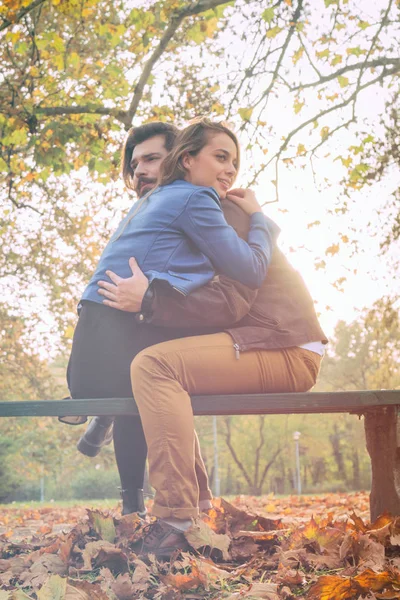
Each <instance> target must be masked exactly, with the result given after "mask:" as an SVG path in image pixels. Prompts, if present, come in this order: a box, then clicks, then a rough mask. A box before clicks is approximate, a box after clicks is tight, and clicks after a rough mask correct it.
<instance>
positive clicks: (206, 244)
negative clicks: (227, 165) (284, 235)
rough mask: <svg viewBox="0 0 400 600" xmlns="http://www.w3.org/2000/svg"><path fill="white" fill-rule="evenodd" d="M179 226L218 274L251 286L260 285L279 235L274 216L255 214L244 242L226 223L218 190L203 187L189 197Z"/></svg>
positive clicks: (256, 286) (254, 287) (253, 287)
mask: <svg viewBox="0 0 400 600" xmlns="http://www.w3.org/2000/svg"><path fill="white" fill-rule="evenodd" d="M180 225H181V227H182V230H183V231H184V233H185V234H186V235H187V236H188V237H189V238H190V239H191V240H192V241H193V242H194V244H195V245H196V246H197V248H198V249H199V250H200V251H201V252H203V253H204V254H205V255H206V256H207V257H208V258H209V259H210V260H211V262H212V264H213V266H214V268H215V270H216V272H217V273H218V274H220V275H225V276H226V277H230V278H231V279H234V280H235V281H239V282H240V283H242V284H243V285H246V286H248V287H249V288H251V289H256V288H259V287H260V286H261V284H262V282H263V281H264V279H265V276H266V274H267V270H268V265H269V263H270V260H271V256H272V251H273V247H274V245H275V242H276V238H277V237H278V234H279V228H278V226H277V225H276V224H275V223H274V222H273V221H272V220H271V219H269V218H268V217H266V216H265V215H264V214H263V213H255V214H253V215H252V216H251V218H250V231H249V235H248V241H247V242H245V241H244V240H242V239H241V238H240V237H239V236H238V235H237V233H236V232H235V230H234V229H233V228H232V227H231V226H230V225H228V223H227V222H226V220H225V217H224V214H223V212H222V210H221V208H220V206H219V203H218V198H217V196H216V194H215V192H214V191H213V190H211V189H210V190H207V189H204V188H203V189H201V190H198V191H196V192H194V193H193V194H192V195H191V196H190V198H189V200H188V202H187V205H186V209H185V211H184V212H183V213H182V215H181V219H180Z"/></svg>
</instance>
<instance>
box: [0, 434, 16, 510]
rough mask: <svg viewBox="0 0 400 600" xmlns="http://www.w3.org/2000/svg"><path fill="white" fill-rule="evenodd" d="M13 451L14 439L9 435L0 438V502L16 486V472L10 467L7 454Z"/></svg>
mask: <svg viewBox="0 0 400 600" xmlns="http://www.w3.org/2000/svg"><path fill="white" fill-rule="evenodd" d="M12 452H15V444H14V441H13V440H12V439H11V438H9V437H2V438H1V439H0V502H5V501H7V500H8V498H9V497H10V495H11V494H12V493H13V492H14V491H15V489H16V488H17V486H18V479H17V475H16V472H15V471H14V470H13V469H12V468H11V465H10V463H9V460H8V458H9V455H10V454H11V453H12Z"/></svg>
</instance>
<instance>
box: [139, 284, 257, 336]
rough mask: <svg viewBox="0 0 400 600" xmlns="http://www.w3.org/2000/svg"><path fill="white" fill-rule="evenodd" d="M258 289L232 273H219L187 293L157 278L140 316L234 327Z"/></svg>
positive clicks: (183, 324)
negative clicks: (226, 274) (232, 276)
mask: <svg viewBox="0 0 400 600" xmlns="http://www.w3.org/2000/svg"><path fill="white" fill-rule="evenodd" d="M257 292H258V290H251V289H250V288H248V287H246V286H245V285H243V284H241V283H239V282H238V281H234V280H233V279H229V278H228V277H216V278H214V279H213V280H212V281H211V282H210V283H208V284H207V285H204V286H203V287H201V288H199V289H197V290H195V291H194V292H192V293H191V294H189V296H183V295H182V294H180V293H179V292H177V291H176V290H174V289H172V288H171V287H170V286H167V285H165V284H164V282H161V281H157V280H156V281H153V282H152V284H151V287H150V288H149V290H148V291H147V292H146V294H145V296H144V299H143V302H142V306H141V309H142V310H141V312H140V313H139V315H138V319H139V321H141V322H144V323H152V324H153V325H161V326H163V327H180V328H186V327H221V328H223V327H230V326H231V325H234V324H235V323H237V322H238V321H240V319H242V318H243V317H244V316H245V315H247V313H248V312H249V310H250V308H251V305H252V304H253V302H254V300H255V299H256V296H257Z"/></svg>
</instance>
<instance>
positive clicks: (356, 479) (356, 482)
mask: <svg viewBox="0 0 400 600" xmlns="http://www.w3.org/2000/svg"><path fill="white" fill-rule="evenodd" d="M351 462H352V465H353V490H359V489H361V478H360V459H359V456H358V450H357V448H353V450H352V457H351Z"/></svg>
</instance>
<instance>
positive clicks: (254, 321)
mask: <svg viewBox="0 0 400 600" xmlns="http://www.w3.org/2000/svg"><path fill="white" fill-rule="evenodd" d="M222 206H223V209H224V213H225V217H226V220H227V221H228V223H229V224H230V225H232V227H234V229H235V230H236V232H237V233H238V235H240V236H241V237H242V238H244V239H247V233H248V231H249V218H248V217H247V215H246V214H245V213H244V212H243V211H242V210H241V209H240V208H239V207H238V206H237V205H236V204H234V203H232V202H229V201H226V202H223V203H222ZM137 319H138V320H139V322H142V323H152V324H153V325H160V326H162V327H173V328H179V329H180V330H182V329H185V328H190V329H193V328H197V329H200V331H201V332H202V333H209V332H210V331H226V332H227V333H229V334H230V335H231V336H232V339H233V342H234V345H235V348H236V349H237V350H240V351H245V350H251V349H269V350H272V349H277V348H289V347H290V346H299V345H301V344H306V343H307V342H315V341H322V342H323V343H324V344H325V343H327V341H328V340H327V339H326V336H325V334H324V332H323V331H322V329H321V327H320V325H319V323H318V319H317V315H316V313H315V308H314V303H313V301H312V298H311V296H310V293H309V292H308V290H307V288H306V286H305V284H304V281H303V279H302V277H301V275H300V274H299V273H298V272H297V271H296V270H295V269H294V268H293V267H292V265H291V264H290V263H289V262H288V260H287V259H286V258H285V256H284V254H283V253H282V252H281V251H280V250H279V248H275V250H274V252H273V255H272V260H271V263H270V266H269V269H268V274H267V277H266V278H265V280H264V283H263V285H262V286H261V288H260V289H259V290H250V289H249V288H247V287H246V286H244V285H242V284H241V283H239V282H238V281H234V280H232V279H228V278H227V277H215V278H214V279H213V280H212V281H211V282H210V283H209V284H207V285H205V286H203V287H202V288H199V289H198V290H196V291H194V292H192V293H191V294H190V295H189V296H182V295H181V294H179V293H178V292H176V291H175V290H173V289H172V288H171V287H170V286H166V285H165V284H164V285H163V282H158V281H154V282H153V284H152V296H151V306H149V302H144V303H143V306H142V313H139V314H138V315H137ZM182 335H184V333H182ZM186 335H187V334H186Z"/></svg>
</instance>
